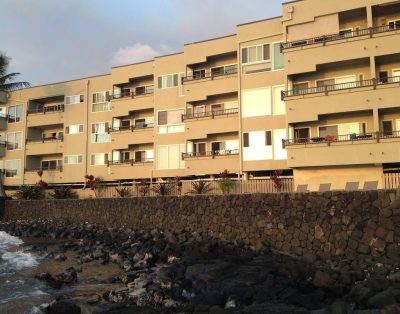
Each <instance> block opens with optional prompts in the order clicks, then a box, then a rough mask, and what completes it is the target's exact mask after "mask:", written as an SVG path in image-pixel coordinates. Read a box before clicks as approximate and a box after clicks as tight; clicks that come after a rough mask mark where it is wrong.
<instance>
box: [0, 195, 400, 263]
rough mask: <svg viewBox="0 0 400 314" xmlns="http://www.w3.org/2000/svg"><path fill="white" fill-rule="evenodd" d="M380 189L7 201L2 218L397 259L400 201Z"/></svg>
mask: <svg viewBox="0 0 400 314" xmlns="http://www.w3.org/2000/svg"><path fill="white" fill-rule="evenodd" d="M393 199H394V195H391V194H389V193H387V192H383V191H374V192H351V193H346V192H326V193H323V194H318V193H311V194H248V195H226V196H183V197H152V198H133V199H121V198H120V199H118V198H114V199H88V200H45V201H7V202H6V209H5V213H4V220H6V221H7V220H18V219H22V220H31V219H40V218H46V219H59V220H69V221H73V222H86V221H87V222H91V223H99V224H103V225H108V226H126V227H131V228H133V229H146V230H151V229H154V228H158V229H161V230H174V231H180V230H189V231H195V232H198V233H200V234H203V235H207V236H213V237H217V238H220V239H227V240H238V241H243V242H244V243H246V244H247V245H249V246H251V247H253V248H254V249H259V248H261V247H262V245H263V243H269V245H271V247H272V248H273V249H276V250H278V251H281V252H285V253H290V254H294V255H300V256H301V255H310V254H311V255H314V256H319V257H321V258H330V257H332V256H346V257H347V258H349V259H354V258H356V257H357V256H358V255H359V254H367V255H369V254H372V255H374V256H377V257H384V256H386V257H388V258H391V259H398V258H400V246H399V242H400V227H399V223H400V201H399V200H397V201H393Z"/></svg>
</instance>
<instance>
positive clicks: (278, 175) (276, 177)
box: [271, 170, 282, 192]
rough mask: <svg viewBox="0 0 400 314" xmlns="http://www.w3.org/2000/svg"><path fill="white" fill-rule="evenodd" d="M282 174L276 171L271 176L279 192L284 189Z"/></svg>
mask: <svg viewBox="0 0 400 314" xmlns="http://www.w3.org/2000/svg"><path fill="white" fill-rule="evenodd" d="M281 174H282V171H281V170H275V171H274V174H273V175H272V176H271V179H272V182H274V187H275V189H276V190H277V191H278V192H279V191H280V190H281V189H282V180H281Z"/></svg>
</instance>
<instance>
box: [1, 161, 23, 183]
mask: <svg viewBox="0 0 400 314" xmlns="http://www.w3.org/2000/svg"><path fill="white" fill-rule="evenodd" d="M7 161H18V162H19V169H8V168H7ZM4 169H5V171H6V172H7V170H17V174H16V175H15V176H13V177H7V176H5V177H6V178H9V179H18V178H20V177H21V159H7V160H5V162H4Z"/></svg>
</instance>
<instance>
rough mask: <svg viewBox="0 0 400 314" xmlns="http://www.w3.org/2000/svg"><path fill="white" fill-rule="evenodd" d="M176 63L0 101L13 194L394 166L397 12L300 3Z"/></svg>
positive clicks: (363, 172) (117, 71)
mask: <svg viewBox="0 0 400 314" xmlns="http://www.w3.org/2000/svg"><path fill="white" fill-rule="evenodd" d="M282 12H283V15H282V16H280V17H276V18H271V19H266V20H262V21H256V22H252V23H247V24H242V25H238V26H237V32H236V34H234V35H229V36H226V37H222V38H216V39H210V40H206V41H202V42H194V43H190V44H186V45H185V46H184V47H183V51H182V52H180V53H176V54H172V55H166V56H160V57H156V58H155V59H154V60H149V61H147V62H143V63H138V64H131V65H124V66H119V67H114V68H112V69H111V73H110V74H106V75H100V76H96V77H88V78H82V79H78V80H74V81H68V82H62V83H54V84H48V85H44V86H37V87H32V88H27V89H23V90H19V91H16V92H12V93H9V94H5V93H0V103H1V106H0V111H1V113H2V115H1V116H0V132H1V133H0V136H1V137H2V142H1V143H2V145H1V146H0V158H1V162H0V167H1V168H3V169H5V178H4V184H5V185H6V187H9V188H12V187H16V186H19V185H21V184H34V183H35V182H37V181H38V175H37V171H38V170H42V171H43V179H44V180H46V181H47V182H49V183H53V184H73V183H74V184H79V183H82V182H83V177H84V175H85V174H93V175H95V176H99V177H101V178H103V180H104V181H106V182H109V183H113V182H124V181H127V182H130V181H138V180H140V179H151V180H157V179H165V178H171V177H177V176H179V177H181V178H187V179H192V178H198V177H202V178H204V177H210V178H213V177H215V176H217V175H218V174H219V173H220V172H221V171H223V170H224V169H228V170H229V171H230V173H231V174H232V175H234V176H237V177H239V178H241V179H242V180H249V179H252V178H255V177H258V176H265V175H269V174H271V172H273V171H274V170H277V169H279V170H283V174H284V175H289V176H290V175H293V176H294V181H295V185H298V184H304V183H306V184H308V185H309V189H310V190H316V189H317V188H318V186H319V184H321V183H331V184H332V188H334V189H343V188H344V185H345V184H346V182H351V181H354V182H359V183H360V185H361V184H362V183H363V182H365V181H378V182H379V187H383V180H382V178H383V174H384V172H385V171H390V169H396V168H399V167H400V166H399V165H400V144H399V143H400V100H399V95H400V94H399V91H400V89H399V88H400V45H399V44H398V42H399V38H400V1H391V0H388V1H384V0H380V1H378V0H368V1H361V0H347V1H344V0H340V1H335V2H333V1H323V2H322V1H317V0H302V1H294V2H288V3H285V4H283V6H282Z"/></svg>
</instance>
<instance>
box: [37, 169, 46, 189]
mask: <svg viewBox="0 0 400 314" xmlns="http://www.w3.org/2000/svg"><path fill="white" fill-rule="evenodd" d="M37 175H38V176H39V178H40V180H39V181H38V182H37V183H36V185H37V186H38V187H40V188H41V189H42V190H46V189H47V187H48V186H49V184H48V183H47V182H46V181H44V180H43V179H42V176H43V170H39V171H38V172H37Z"/></svg>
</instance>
